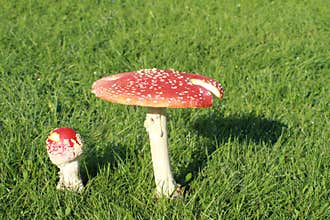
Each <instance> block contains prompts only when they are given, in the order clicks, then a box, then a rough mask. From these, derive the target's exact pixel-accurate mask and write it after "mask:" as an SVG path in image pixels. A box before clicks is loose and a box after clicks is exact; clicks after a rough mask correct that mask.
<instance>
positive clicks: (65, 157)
mask: <svg viewBox="0 0 330 220" xmlns="http://www.w3.org/2000/svg"><path fill="white" fill-rule="evenodd" d="M46 144H47V152H48V155H49V157H50V159H51V161H52V162H53V163H54V164H56V165H61V164H64V163H67V162H70V161H72V160H74V159H76V158H77V157H78V156H80V155H81V154H82V147H83V143H82V141H81V138H80V135H79V134H77V133H76V132H75V131H74V130H73V129H72V128H56V129H54V130H53V131H52V132H51V133H50V134H49V136H48V138H47V141H46Z"/></svg>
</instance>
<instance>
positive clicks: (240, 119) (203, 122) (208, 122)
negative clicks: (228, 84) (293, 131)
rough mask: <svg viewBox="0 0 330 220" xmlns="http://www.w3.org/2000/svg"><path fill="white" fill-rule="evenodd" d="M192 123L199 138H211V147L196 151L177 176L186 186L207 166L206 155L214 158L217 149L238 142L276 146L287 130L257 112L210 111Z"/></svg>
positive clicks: (209, 141)
mask: <svg viewBox="0 0 330 220" xmlns="http://www.w3.org/2000/svg"><path fill="white" fill-rule="evenodd" d="M190 123H191V127H192V128H193V129H194V130H196V131H197V133H198V135H202V136H203V137H206V138H207V140H208V144H207V145H206V148H207V149H205V147H204V148H197V149H195V150H194V152H193V155H194V156H193V160H192V161H190V162H189V164H188V165H187V166H185V168H184V169H182V172H181V173H180V174H178V176H177V177H176V178H177V179H178V180H179V182H186V183H185V184H189V182H191V181H192V180H193V179H194V177H195V176H196V175H197V173H198V172H199V171H200V170H201V169H202V168H203V167H204V166H205V165H206V164H205V163H206V159H207V155H206V153H205V152H208V155H211V154H212V153H213V152H214V151H216V150H217V145H221V144H225V143H227V142H228V141H231V140H234V139H235V140H236V141H239V142H240V143H243V142H245V143H246V142H254V143H256V144H259V143H265V146H267V147H272V146H273V145H274V144H275V143H276V141H277V140H278V138H279V137H280V136H281V134H282V132H283V130H284V129H286V128H287V126H286V125H285V124H283V123H281V122H278V121H276V120H272V119H267V118H265V117H262V116H257V115H256V114H254V113H249V114H245V115H239V116H238V115H231V116H226V117H223V116H222V115H220V113H218V114H217V112H210V113H209V114H208V115H206V116H203V117H199V118H197V119H194V120H192V121H191V122H190ZM188 174H189V175H190V174H192V178H191V179H190V180H188V181H187V180H185V179H186V177H187V175H188Z"/></svg>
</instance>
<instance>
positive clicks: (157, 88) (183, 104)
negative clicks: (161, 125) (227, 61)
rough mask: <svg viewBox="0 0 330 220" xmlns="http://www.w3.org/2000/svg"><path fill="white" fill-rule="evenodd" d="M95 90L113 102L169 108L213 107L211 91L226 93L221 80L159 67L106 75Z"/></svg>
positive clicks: (217, 95) (216, 93)
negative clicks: (219, 81)
mask: <svg viewBox="0 0 330 220" xmlns="http://www.w3.org/2000/svg"><path fill="white" fill-rule="evenodd" d="M92 92H93V93H95V95H96V96H97V97H99V98H102V99H105V100H108V101H110V102H114V103H120V104H125V105H139V106H148V107H169V108H205V107H210V106H211V105H212V99H213V97H212V94H213V95H214V96H216V97H218V98H222V96H223V89H222V87H221V84H220V83H218V82H217V81H215V80H213V79H211V78H209V77H205V76H202V75H199V74H192V73H184V72H178V71H175V70H159V69H144V70H139V71H136V72H125V73H120V74H115V75H110V76H106V77H103V78H101V79H99V80H97V81H96V82H95V83H94V84H93V86H92Z"/></svg>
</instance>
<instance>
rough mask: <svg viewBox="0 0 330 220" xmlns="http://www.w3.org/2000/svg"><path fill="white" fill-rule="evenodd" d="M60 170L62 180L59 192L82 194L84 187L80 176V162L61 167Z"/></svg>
mask: <svg viewBox="0 0 330 220" xmlns="http://www.w3.org/2000/svg"><path fill="white" fill-rule="evenodd" d="M59 168H60V171H59V175H60V180H59V182H58V184H57V187H56V188H57V189H59V190H65V189H66V190H70V191H75V192H81V191H82V190H83V187H84V186H83V183H82V180H81V178H80V175H79V162H78V160H75V161H71V162H69V163H66V164H64V165H61V166H59Z"/></svg>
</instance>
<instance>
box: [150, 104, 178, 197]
mask: <svg viewBox="0 0 330 220" xmlns="http://www.w3.org/2000/svg"><path fill="white" fill-rule="evenodd" d="M144 126H145V128H146V130H147V132H148V133H149V139H150V147H151V156H152V162H153V169H154V176H155V182H156V193H157V196H159V197H161V196H166V197H171V196H173V193H174V192H175V190H176V187H177V185H176V182H175V180H174V178H173V175H172V171H171V165H170V158H169V154H168V149H167V126H166V112H165V109H164V108H149V109H148V113H147V117H146V120H145V122H144Z"/></svg>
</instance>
